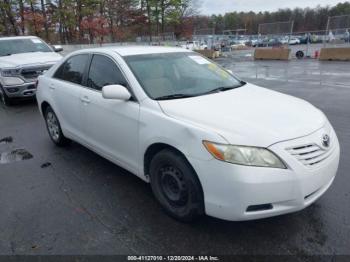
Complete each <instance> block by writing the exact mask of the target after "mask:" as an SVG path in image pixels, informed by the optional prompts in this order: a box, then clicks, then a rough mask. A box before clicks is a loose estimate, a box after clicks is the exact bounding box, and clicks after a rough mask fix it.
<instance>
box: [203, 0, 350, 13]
mask: <svg viewBox="0 0 350 262" xmlns="http://www.w3.org/2000/svg"><path fill="white" fill-rule="evenodd" d="M200 1H201V2H202V7H201V13H203V14H206V15H211V14H224V13H226V12H233V11H251V10H252V11H274V10H277V9H279V8H287V7H289V8H295V7H316V6H317V5H321V6H326V5H335V4H337V3H339V2H346V1H342V0H200Z"/></svg>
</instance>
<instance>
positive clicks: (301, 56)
mask: <svg viewBox="0 0 350 262" xmlns="http://www.w3.org/2000/svg"><path fill="white" fill-rule="evenodd" d="M295 56H296V57H297V58H298V59H303V58H304V52H303V51H301V50H299V51H297V52H296V53H295Z"/></svg>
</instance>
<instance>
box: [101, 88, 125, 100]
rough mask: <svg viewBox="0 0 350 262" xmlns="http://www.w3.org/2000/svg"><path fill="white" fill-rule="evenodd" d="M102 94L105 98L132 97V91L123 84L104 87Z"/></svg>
mask: <svg viewBox="0 0 350 262" xmlns="http://www.w3.org/2000/svg"><path fill="white" fill-rule="evenodd" d="M102 96H103V98H105V99H117V100H123V101H128V100H129V99H130V98H131V95H130V92H129V91H128V89H126V87H125V86H122V85H108V86H104V87H103V88H102Z"/></svg>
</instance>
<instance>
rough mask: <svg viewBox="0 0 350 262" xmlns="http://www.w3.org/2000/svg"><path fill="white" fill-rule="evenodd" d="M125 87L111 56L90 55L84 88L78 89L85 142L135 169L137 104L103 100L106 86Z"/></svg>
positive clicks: (121, 75)
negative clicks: (117, 85) (79, 90)
mask: <svg viewBox="0 0 350 262" xmlns="http://www.w3.org/2000/svg"><path fill="white" fill-rule="evenodd" d="M112 84H119V85H123V86H127V81H126V80H125V78H124V76H123V74H122V72H121V70H120V69H119V67H118V66H117V64H116V62H115V61H114V60H112V59H111V58H109V57H107V56H104V55H98V54H95V55H93V57H92V60H91V65H90V68H89V73H88V77H87V81H86V86H87V87H86V88H83V90H82V92H81V97H80V98H81V105H82V115H83V121H84V133H85V136H84V137H85V138H86V142H87V143H88V144H89V145H90V146H92V147H94V149H95V150H97V151H100V152H102V153H103V154H104V155H105V156H106V157H108V158H109V159H111V160H113V161H115V162H118V164H120V165H121V166H123V167H125V168H127V169H129V170H130V171H133V172H137V170H138V165H137V152H138V121H139V109H140V107H139V103H137V102H136V101H134V100H133V99H131V100H130V101H122V100H112V99H104V98H103V97H102V88H103V86H106V85H112Z"/></svg>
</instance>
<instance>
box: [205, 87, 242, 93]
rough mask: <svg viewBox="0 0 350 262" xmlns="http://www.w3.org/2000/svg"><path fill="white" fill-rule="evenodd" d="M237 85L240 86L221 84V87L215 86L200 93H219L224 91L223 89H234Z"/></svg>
mask: <svg viewBox="0 0 350 262" xmlns="http://www.w3.org/2000/svg"><path fill="white" fill-rule="evenodd" d="M237 87H240V86H221V87H218V88H215V89H213V90H210V91H208V92H205V93H202V95H207V94H214V93H219V92H225V91H228V90H232V89H235V88H237Z"/></svg>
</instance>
